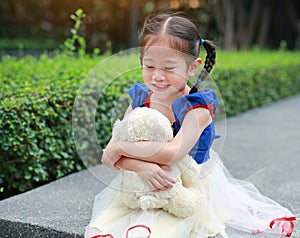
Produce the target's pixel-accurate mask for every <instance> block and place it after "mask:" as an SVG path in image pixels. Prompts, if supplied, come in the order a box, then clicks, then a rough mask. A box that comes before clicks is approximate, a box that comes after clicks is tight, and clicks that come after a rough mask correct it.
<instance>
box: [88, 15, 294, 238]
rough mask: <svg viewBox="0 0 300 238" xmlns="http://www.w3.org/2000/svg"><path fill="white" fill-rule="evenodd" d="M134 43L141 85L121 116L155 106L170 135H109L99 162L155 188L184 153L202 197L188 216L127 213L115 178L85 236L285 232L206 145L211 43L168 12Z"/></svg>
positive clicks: (289, 222)
mask: <svg viewBox="0 0 300 238" xmlns="http://www.w3.org/2000/svg"><path fill="white" fill-rule="evenodd" d="M140 42H141V64H142V76H143V81H144V84H136V85H134V86H133V87H132V88H131V89H130V90H129V91H128V93H129V95H130V96H131V98H132V103H131V106H130V107H129V108H128V109H127V111H126V113H125V116H126V114H128V113H130V111H132V110H133V109H134V108H136V107H151V108H153V109H156V110H158V111H160V112H161V113H163V114H164V115H165V116H166V117H167V118H168V119H169V120H170V123H171V124H172V127H173V129H174V138H173V140H172V141H170V142H167V143H161V142H151V141H141V142H125V141H123V142H115V141H113V140H111V141H110V142H109V143H108V145H107V147H106V149H105V150H104V152H103V156H102V162H103V164H104V165H106V166H108V167H110V168H112V169H125V170H132V171H136V172H137V173H138V174H139V175H140V177H141V178H142V179H143V180H144V182H146V183H147V184H148V185H149V187H150V188H151V189H153V190H156V191H160V190H165V189H170V188H172V186H173V184H174V183H175V178H171V177H169V176H168V175H167V173H166V171H167V170H170V167H169V166H168V165H170V164H174V163H176V162H178V161H179V160H180V159H181V158H183V157H184V156H185V155H186V154H190V155H191V156H192V157H193V158H194V159H195V161H196V162H197V163H198V165H199V171H200V173H199V174H200V175H199V178H197V179H198V182H199V188H200V189H201V191H202V193H203V195H204V198H205V199H204V200H203V201H199V202H201V209H200V210H199V211H198V212H197V213H196V214H195V215H193V216H191V217H188V218H177V217H175V216H173V215H171V214H168V213H166V212H164V211H162V210H154V211H142V210H130V209H128V208H125V207H124V206H122V205H121V203H120V201H119V199H118V194H119V191H117V190H115V189H112V188H113V187H114V188H116V187H118V186H119V183H120V180H119V179H118V178H117V179H115V180H114V181H113V182H112V184H111V186H108V187H107V188H106V189H104V190H103V191H102V192H101V193H100V194H99V195H98V196H97V197H96V199H95V204H94V208H93V217H92V221H91V222H90V224H89V226H88V227H87V230H86V234H85V237H87V238H97V237H115V238H121V237H133V236H132V234H133V233H134V230H135V231H138V230H139V232H141V230H143V229H144V232H145V235H144V236H143V237H151V238H154V237H156V238H176V237H178V238H192V237H195V238H199V237H200V238H205V237H212V236H216V235H217V234H221V235H222V236H223V237H228V236H229V234H228V231H227V229H225V228H226V227H231V228H234V229H238V230H241V231H245V232H250V233H253V234H256V233H259V232H268V233H276V234H279V235H280V234H281V235H283V234H284V235H287V236H290V235H291V233H292V230H293V221H294V220H295V217H294V215H293V214H292V213H291V212H290V211H289V210H287V209H286V208H284V207H282V206H280V205H279V204H277V203H276V202H274V201H272V200H270V199H269V198H266V197H264V196H263V195H261V194H260V193H259V192H258V191H257V189H256V188H255V187H254V186H253V185H252V184H250V183H248V182H246V181H239V180H236V179H234V178H232V177H231V175H230V174H229V173H228V171H227V170H226V168H224V166H223V164H222V163H221V161H220V159H219V158H218V155H217V154H216V153H215V152H214V151H213V150H212V149H211V148H210V147H211V144H212V142H213V140H214V138H215V129H214V113H215V109H216V107H217V104H218V99H217V96H216V94H215V92H214V91H213V90H211V89H205V90H201V91H200V90H199V84H200V82H201V80H204V79H205V78H206V76H207V74H208V73H209V72H210V71H211V69H212V67H213V65H214V64H215V57H216V53H215V47H214V45H213V44H212V43H211V42H210V41H207V40H203V39H202V38H201V37H200V36H199V34H198V32H197V28H196V27H195V25H194V24H193V23H192V22H191V21H190V20H188V19H187V18H185V17H183V16H181V15H179V14H172V13H155V14H152V15H151V16H149V17H148V19H147V20H146V21H145V24H144V26H143V29H142V31H141V36H140ZM201 46H203V47H204V48H205V50H206V52H207V56H206V59H205V65H204V68H203V70H202V71H201V73H200V76H199V79H198V81H197V83H196V85H195V86H194V87H193V88H192V89H191V88H189V86H188V85H187V81H188V78H189V77H191V76H193V75H194V74H195V72H196V71H197V69H198V67H199V65H200V64H201V59H200V58H198V57H199V53H200V48H201ZM132 182H134V181H132ZM279 235H278V237H279ZM134 237H135V236H134Z"/></svg>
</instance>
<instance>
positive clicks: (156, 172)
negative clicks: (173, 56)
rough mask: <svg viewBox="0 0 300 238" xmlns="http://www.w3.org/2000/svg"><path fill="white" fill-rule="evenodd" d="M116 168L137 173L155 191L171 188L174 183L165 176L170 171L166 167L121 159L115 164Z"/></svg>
mask: <svg viewBox="0 0 300 238" xmlns="http://www.w3.org/2000/svg"><path fill="white" fill-rule="evenodd" d="M115 166H116V167H118V168H121V169H124V170H131V171H135V172H137V173H138V175H139V176H140V177H141V179H142V180H143V181H144V182H145V183H146V184H148V185H149V186H150V188H151V189H153V190H155V191H160V190H166V189H170V188H172V187H173V185H174V184H175V183H176V181H175V180H174V179H173V178H171V177H169V176H168V175H167V174H166V171H170V170H171V169H170V168H169V167H168V166H162V167H161V166H159V165H157V164H154V163H151V162H145V161H142V160H136V159H131V158H126V157H122V158H121V159H120V160H118V162H117V163H116V164H115Z"/></svg>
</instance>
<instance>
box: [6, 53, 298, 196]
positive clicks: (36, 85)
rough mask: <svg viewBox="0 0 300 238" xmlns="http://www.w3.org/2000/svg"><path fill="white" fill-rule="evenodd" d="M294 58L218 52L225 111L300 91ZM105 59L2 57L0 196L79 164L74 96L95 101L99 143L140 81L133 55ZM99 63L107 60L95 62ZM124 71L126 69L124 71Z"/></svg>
mask: <svg viewBox="0 0 300 238" xmlns="http://www.w3.org/2000/svg"><path fill="white" fill-rule="evenodd" d="M298 56H299V53H298V52H295V53H292V52H237V53H235V52H230V53H228V52H220V53H219V55H218V64H217V66H216V68H215V69H214V72H213V75H212V76H213V79H214V81H215V82H216V83H217V87H218V89H219V91H220V94H221V96H222V98H223V100H224V105H225V109H226V113H227V116H232V115H235V114H238V113H241V112H243V111H246V110H249V109H251V108H255V107H258V106H262V105H265V104H268V103H270V102H273V101H275V100H277V99H280V98H283V97H288V96H291V95H294V94H297V93H300V76H299V69H300V63H299V57H298ZM107 57H108V56H106V58H104V57H96V58H93V57H88V56H85V57H79V58H74V57H67V56H64V55H57V56H53V57H49V56H47V55H42V56H41V57H39V58H33V57H29V56H28V57H24V58H20V59H17V58H13V57H3V58H2V59H1V62H0V99H1V103H0V135H1V137H0V191H1V192H0V196H1V197H0V199H1V198H5V197H8V196H11V195H13V194H17V193H19V192H23V191H26V190H29V189H32V188H34V187H36V186H39V185H41V184H44V183H47V182H50V181H53V180H55V179H57V178H60V177H62V176H65V175H67V174H69V173H72V172H75V171H78V170H81V169H83V168H85V164H84V163H83V162H82V160H81V158H80V156H79V154H78V153H77V149H78V148H79V147H77V149H76V147H75V142H74V137H73V134H72V113H73V106H74V101H75V98H77V99H78V98H80V97H78V95H79V96H81V97H83V98H84V100H88V99H93V100H97V108H96V112H95V114H94V116H93V115H92V117H91V118H95V129H96V133H97V136H98V140H99V143H100V145H101V146H105V144H106V143H107V141H108V140H109V138H110V136H111V131H110V130H111V124H112V121H113V119H116V118H117V117H118V116H120V115H121V114H122V113H123V112H124V110H125V109H126V106H125V105H126V103H127V104H128V103H129V102H128V100H127V98H126V97H124V99H120V98H122V97H123V96H124V95H125V91H126V90H127V89H128V88H129V87H130V86H131V85H132V84H134V83H135V82H138V81H141V74H140V73H141V72H140V69H139V68H138V66H137V67H134V66H136V65H138V57H136V56H123V57H124V59H125V61H122V62H124V63H122V64H119V63H118V62H117V61H116V62H114V60H116V59H117V58H110V59H111V60H109V61H102V60H103V59H107ZM99 62H106V64H105V63H103V64H102V66H101V64H100V67H99ZM97 65H98V67H95V66H97ZM91 69H97V70H94V71H92V72H90V71H91ZM125 69H132V70H129V71H128V72H126V73H123V72H124V71H126V70H125ZM111 72H114V74H113V75H111V74H110V73H111ZM87 76H88V77H87ZM86 78H90V79H91V82H92V83H91V87H90V88H88V87H87V88H82V85H83V82H86V81H84V80H85V79H86ZM114 78H116V80H112V79H114ZM89 90H91V91H89ZM100 91H101V92H100ZM99 92H100V94H99ZM87 95H88V96H87ZM84 100H83V101H84ZM124 102H125V104H124ZM113 108H118V110H114V109H113ZM88 110H89V107H88V106H87V107H86V108H85V107H84V108H79V110H76V113H77V114H76V115H81V114H80V113H82V114H84V113H86V112H87V111H88ZM91 118H90V119H91ZM112 118H113V119H112ZM73 119H74V118H73ZM74 123H77V125H78V126H79V128H80V129H78V131H77V133H78V134H79V135H80V136H82V138H81V139H82V140H83V141H86V142H87V143H89V130H86V128H84V127H82V128H81V124H82V125H83V124H86V121H84V118H81V117H80V116H79V117H77V121H75V122H74V121H73V124H74ZM89 123H92V121H89ZM77 146H82V147H84V146H85V145H84V143H83V144H82V145H77ZM94 149H95V150H96V149H97V148H94ZM82 151H86V153H87V154H89V158H93V156H94V157H95V158H94V160H95V161H94V162H93V163H97V162H98V161H99V159H100V158H98V157H97V155H98V154H97V153H96V154H93V153H94V151H93V150H90V149H89V150H84V149H83V150H82ZM96 157H97V158H96Z"/></svg>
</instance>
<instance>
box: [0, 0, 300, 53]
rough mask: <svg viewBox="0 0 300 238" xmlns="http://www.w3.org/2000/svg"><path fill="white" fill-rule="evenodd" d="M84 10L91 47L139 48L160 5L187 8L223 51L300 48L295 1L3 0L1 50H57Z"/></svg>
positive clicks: (299, 19)
mask: <svg viewBox="0 0 300 238" xmlns="http://www.w3.org/2000/svg"><path fill="white" fill-rule="evenodd" d="M78 8H82V9H83V11H84V12H85V13H86V17H85V19H84V20H83V24H82V26H81V29H80V34H81V35H82V36H83V37H84V38H85V39H86V41H87V50H88V51H92V49H94V48H95V47H97V48H99V49H100V50H101V52H104V51H105V50H106V47H107V42H108V41H109V42H111V43H112V50H113V52H117V51H119V50H122V49H126V48H130V47H135V46H137V44H138V43H137V42H138V29H139V28H140V27H141V24H142V22H143V20H144V18H145V16H146V15H147V14H148V13H149V12H150V11H152V10H153V9H157V8H161V9H163V8H172V9H176V10H186V11H187V13H188V14H189V15H190V16H191V18H193V19H195V20H196V24H197V25H198V26H199V31H200V33H201V34H202V35H203V36H204V37H205V38H208V39H213V40H214V41H215V42H216V44H217V45H218V46H219V47H221V48H223V49H248V48H251V47H253V46H258V47H260V48H268V49H277V48H278V47H280V44H281V43H282V42H283V41H284V42H286V47H287V48H288V49H290V50H294V49H299V48H300V39H299V38H300V2H299V1H297V0H285V1H281V0H152V1H149V0H113V1H107V0H63V1H61V0H39V1H37V0H26V1H24V0H1V1H0V22H1V24H0V39H1V40H0V48H1V49H20V48H21V49H23V48H24V49H54V48H56V47H57V46H58V45H59V44H61V43H62V42H63V40H64V39H65V38H66V37H69V36H70V34H71V33H70V30H69V29H70V27H71V26H72V25H73V22H72V20H71V19H70V17H69V16H70V15H71V14H72V13H73V12H75V11H76V9H78Z"/></svg>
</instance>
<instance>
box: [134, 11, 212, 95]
mask: <svg viewBox="0 0 300 238" xmlns="http://www.w3.org/2000/svg"><path fill="white" fill-rule="evenodd" d="M163 35H168V39H169V43H170V46H171V48H172V49H174V50H178V51H180V52H182V53H184V54H186V55H187V56H188V57H187V62H188V63H191V62H193V61H194V60H195V59H197V58H198V56H199V54H200V46H201V43H202V45H203V46H204V48H205V50H206V53H207V55H206V58H205V64H204V67H203V69H202V71H201V73H200V75H199V77H198V80H197V82H196V84H195V86H194V87H193V88H192V90H191V92H190V93H193V92H196V91H198V90H199V84H200V82H201V81H203V80H205V79H206V77H207V76H208V74H209V73H210V71H211V70H212V68H213V66H214V64H215V62H216V48H215V46H214V44H213V43H212V42H211V41H208V40H205V41H202V40H201V37H200V36H199V33H198V30H197V28H196V26H195V24H194V23H193V22H192V21H191V20H189V19H188V18H187V16H185V15H184V13H181V12H180V13H174V12H157V11H155V12H153V13H152V14H151V15H150V16H149V17H148V18H147V19H146V20H145V23H144V26H143V28H142V30H141V32H140V46H141V57H142V56H143V47H146V46H147V45H148V44H149V42H150V41H156V40H159V39H160V37H161V36H163Z"/></svg>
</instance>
